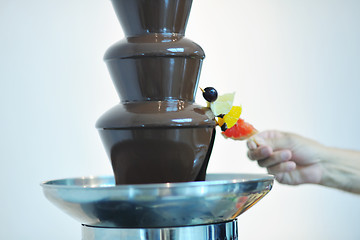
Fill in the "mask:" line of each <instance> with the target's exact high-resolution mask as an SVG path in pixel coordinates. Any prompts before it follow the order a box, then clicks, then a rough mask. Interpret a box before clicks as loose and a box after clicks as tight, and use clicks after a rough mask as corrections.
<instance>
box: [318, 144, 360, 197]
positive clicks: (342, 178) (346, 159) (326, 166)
mask: <svg viewBox="0 0 360 240" xmlns="http://www.w3.org/2000/svg"><path fill="white" fill-rule="evenodd" d="M322 167H323V172H322V177H321V182H320V184H321V185H324V186H327V187H332V188H338V189H341V190H344V191H348V192H352V193H358V194H360V152H358V151H352V150H344V149H338V148H326V149H325V151H324V154H323V159H322Z"/></svg>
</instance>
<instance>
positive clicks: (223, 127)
mask: <svg viewBox="0 0 360 240" xmlns="http://www.w3.org/2000/svg"><path fill="white" fill-rule="evenodd" d="M220 128H221V131H223V132H225V131H226V130H227V129H228V128H227V125H226V123H224V124H223V125H222V126H221V127H220Z"/></svg>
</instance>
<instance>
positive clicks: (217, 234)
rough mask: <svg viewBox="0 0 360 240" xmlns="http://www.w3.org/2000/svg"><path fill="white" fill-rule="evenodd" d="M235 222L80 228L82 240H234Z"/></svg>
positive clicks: (235, 234)
mask: <svg viewBox="0 0 360 240" xmlns="http://www.w3.org/2000/svg"><path fill="white" fill-rule="evenodd" d="M237 234H238V229H237V221H236V219H235V220H232V221H230V222H224V223H216V224H208V225H197V226H185V227H168V228H105V227H92V226H87V225H83V226H82V240H119V239H121V240H139V239H142V240H183V239H186V240H202V239H203V240H225V239H226V240H236V239H238V237H237V236H238V235H237Z"/></svg>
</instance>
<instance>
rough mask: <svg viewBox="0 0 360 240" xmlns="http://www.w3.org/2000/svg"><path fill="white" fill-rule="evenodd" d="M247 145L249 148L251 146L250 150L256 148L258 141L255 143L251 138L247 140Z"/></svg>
mask: <svg viewBox="0 0 360 240" xmlns="http://www.w3.org/2000/svg"><path fill="white" fill-rule="evenodd" d="M247 146H248V148H249V149H250V150H254V149H256V148H257V145H256V143H255V142H254V140H252V139H249V140H248V141H247Z"/></svg>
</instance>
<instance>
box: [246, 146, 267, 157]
mask: <svg viewBox="0 0 360 240" xmlns="http://www.w3.org/2000/svg"><path fill="white" fill-rule="evenodd" d="M272 153H273V150H272V148H271V147H269V146H260V147H258V148H256V149H254V150H249V151H248V157H249V158H250V159H251V160H261V159H265V158H268V157H270V156H271V154H272Z"/></svg>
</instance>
